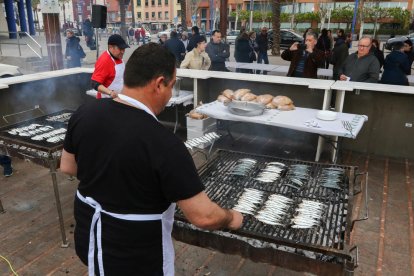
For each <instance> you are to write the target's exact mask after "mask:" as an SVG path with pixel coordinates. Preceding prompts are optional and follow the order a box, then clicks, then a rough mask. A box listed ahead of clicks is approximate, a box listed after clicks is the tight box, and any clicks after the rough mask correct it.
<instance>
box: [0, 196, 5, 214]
mask: <svg viewBox="0 0 414 276" xmlns="http://www.w3.org/2000/svg"><path fill="white" fill-rule="evenodd" d="M5 212H6V211H4V208H3V204H2V203H1V199H0V214H3V213H5Z"/></svg>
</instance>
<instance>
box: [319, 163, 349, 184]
mask: <svg viewBox="0 0 414 276" xmlns="http://www.w3.org/2000/svg"><path fill="white" fill-rule="evenodd" d="M344 175H345V170H344V169H343V168H336V167H329V168H324V169H323V170H322V173H321V176H320V177H319V185H320V186H322V187H325V188H328V189H334V190H342V188H341V186H340V185H341V183H342V181H343V177H344Z"/></svg>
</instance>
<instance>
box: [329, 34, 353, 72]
mask: <svg viewBox="0 0 414 276" xmlns="http://www.w3.org/2000/svg"><path fill="white" fill-rule="evenodd" d="M337 34H338V38H337V39H336V42H335V46H334V48H333V50H332V54H331V58H330V63H331V64H332V65H333V70H332V71H333V79H334V80H339V73H338V71H339V68H341V67H342V65H343V64H344V62H345V59H346V58H347V57H348V55H349V46H348V44H347V43H346V37H345V34H344V30H342V29H341V30H339V31H338V32H337Z"/></svg>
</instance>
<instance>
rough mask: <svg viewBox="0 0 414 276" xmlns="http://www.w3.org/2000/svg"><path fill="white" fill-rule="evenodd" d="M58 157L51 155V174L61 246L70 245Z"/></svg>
mask: <svg viewBox="0 0 414 276" xmlns="http://www.w3.org/2000/svg"><path fill="white" fill-rule="evenodd" d="M56 163H57V162H56V159H54V158H53V157H49V166H50V175H51V176H52V184H53V191H54V192H55V200H56V208H57V212H58V216H59V224H60V233H61V235H62V245H61V247H64V248H67V247H69V242H68V240H67V239H66V233H65V224H64V222H63V214H62V205H61V203H60V196H59V188H58V184H57V179H56Z"/></svg>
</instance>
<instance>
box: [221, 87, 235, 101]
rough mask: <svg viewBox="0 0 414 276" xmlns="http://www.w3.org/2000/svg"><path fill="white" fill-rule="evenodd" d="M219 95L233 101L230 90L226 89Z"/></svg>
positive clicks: (232, 93)
mask: <svg viewBox="0 0 414 276" xmlns="http://www.w3.org/2000/svg"><path fill="white" fill-rule="evenodd" d="M221 95H223V96H225V97H227V98H229V99H230V100H231V99H233V95H234V91H233V90H230V89H226V90H224V91H223V92H221Z"/></svg>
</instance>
